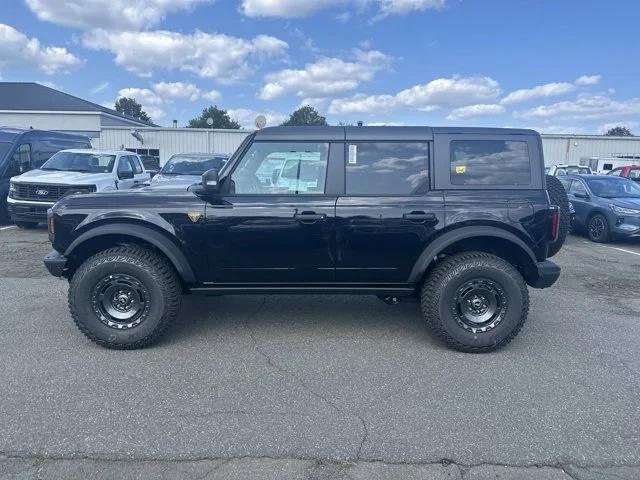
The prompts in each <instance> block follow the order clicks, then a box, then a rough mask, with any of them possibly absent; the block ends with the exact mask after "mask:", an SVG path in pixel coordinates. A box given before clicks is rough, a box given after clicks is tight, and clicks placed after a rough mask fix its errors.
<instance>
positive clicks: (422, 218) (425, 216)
mask: <svg viewBox="0 0 640 480" xmlns="http://www.w3.org/2000/svg"><path fill="white" fill-rule="evenodd" d="M402 218H404V219H405V220H409V221H411V222H416V223H433V222H437V221H438V218H437V217H436V214H435V213H426V212H422V211H415V212H411V213H405V214H404V215H402Z"/></svg>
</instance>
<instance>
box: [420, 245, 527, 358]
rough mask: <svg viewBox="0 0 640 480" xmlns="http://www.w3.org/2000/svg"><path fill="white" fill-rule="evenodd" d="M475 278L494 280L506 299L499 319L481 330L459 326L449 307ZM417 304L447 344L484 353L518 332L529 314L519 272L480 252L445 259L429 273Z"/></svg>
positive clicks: (432, 327)
mask: <svg viewBox="0 0 640 480" xmlns="http://www.w3.org/2000/svg"><path fill="white" fill-rule="evenodd" d="M476 279H479V280H483V281H484V280H489V281H491V282H495V283H496V284H498V285H499V286H500V288H501V289H502V293H503V294H504V295H505V298H506V302H505V306H504V316H503V317H502V320H501V321H499V323H497V324H496V325H495V326H494V327H492V328H490V329H488V330H487V331H484V332H481V331H478V332H472V331H470V330H468V329H466V328H464V327H463V326H461V325H460V324H459V323H458V322H459V321H458V320H457V317H456V315H455V314H454V309H453V308H452V307H453V305H452V304H453V302H454V299H455V297H456V291H458V290H459V288H460V287H461V286H462V285H464V284H465V282H469V281H474V280H476ZM420 304H421V310H422V315H423V316H424V319H425V320H426V322H427V325H428V326H429V327H430V329H431V330H432V331H433V332H434V333H435V334H436V335H437V336H438V337H440V338H441V339H442V340H443V341H444V342H445V343H446V344H447V345H448V346H449V347H451V348H453V349H455V350H460V351H462V352H470V353H485V352H491V351H493V350H497V349H499V348H501V347H503V346H504V345H506V344H507V343H509V342H510V341H511V340H512V339H513V338H514V337H515V336H516V335H517V334H518V332H520V329H521V328H522V326H523V325H524V323H525V321H526V319H527V315H528V314H529V292H528V290H527V285H526V283H525V282H524V279H523V278H522V275H520V273H519V272H518V270H516V269H515V268H514V267H513V266H512V265H511V264H510V263H508V262H507V261H505V260H503V259H501V258H499V257H496V256H495V255H491V254H488V253H484V252H466V253H460V254H457V255H453V256H451V257H448V258H446V259H445V260H443V261H442V262H441V263H440V264H438V265H437V266H436V267H435V268H434V269H433V271H431V272H430V273H429V275H428V276H427V278H426V280H425V282H424V285H423V287H422V292H421V296H420Z"/></svg>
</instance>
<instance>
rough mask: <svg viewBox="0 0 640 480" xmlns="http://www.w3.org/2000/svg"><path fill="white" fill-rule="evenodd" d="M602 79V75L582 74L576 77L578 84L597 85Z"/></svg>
mask: <svg viewBox="0 0 640 480" xmlns="http://www.w3.org/2000/svg"><path fill="white" fill-rule="evenodd" d="M600 80H602V75H582V76H581V77H579V78H577V79H576V85H581V86H585V85H597V84H598V83H600Z"/></svg>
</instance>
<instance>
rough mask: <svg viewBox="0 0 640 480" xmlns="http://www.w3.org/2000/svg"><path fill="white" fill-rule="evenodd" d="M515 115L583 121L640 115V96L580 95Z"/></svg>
mask: <svg viewBox="0 0 640 480" xmlns="http://www.w3.org/2000/svg"><path fill="white" fill-rule="evenodd" d="M515 115H516V116H517V117H522V118H543V119H544V118H570V119H575V120H582V121H584V120H597V119H602V118H607V117H621V116H627V115H640V98H630V99H628V100H625V101H617V100H613V99H612V98H610V97H608V96H606V95H580V96H578V98H577V99H576V100H572V101H564V102H558V103H553V104H551V105H540V106H538V107H535V108H531V109H529V110H525V111H522V112H516V113H515Z"/></svg>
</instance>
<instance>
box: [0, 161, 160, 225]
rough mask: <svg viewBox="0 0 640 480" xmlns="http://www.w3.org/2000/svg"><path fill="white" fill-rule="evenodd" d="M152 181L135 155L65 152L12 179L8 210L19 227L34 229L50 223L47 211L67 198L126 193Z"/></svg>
mask: <svg viewBox="0 0 640 480" xmlns="http://www.w3.org/2000/svg"><path fill="white" fill-rule="evenodd" d="M149 179H150V175H149V173H148V172H147V171H146V170H145V168H144V166H143V164H142V162H141V161H140V158H139V157H138V156H137V155H136V154H135V153H131V152H127V151H105V150H93V149H86V150H84V149H74V150H62V151H60V152H58V153H56V154H55V155H53V156H52V157H51V158H50V159H49V160H47V161H46V162H45V163H44V165H42V167H40V168H39V169H37V170H31V171H29V172H26V173H23V174H22V175H19V176H17V177H13V178H12V179H11V181H10V184H9V196H8V198H7V207H8V209H9V215H10V216H11V219H12V220H13V221H14V223H15V224H16V225H17V226H18V227H20V228H34V227H35V226H37V225H38V223H39V222H44V221H46V219H47V210H48V209H49V208H51V207H52V206H53V205H54V204H55V203H56V202H57V201H58V200H59V199H61V198H62V197H64V196H67V195H73V194H79V193H92V192H104V191H108V190H126V189H129V188H134V187H136V186H137V185H140V184H143V183H147V182H148V181H149Z"/></svg>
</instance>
